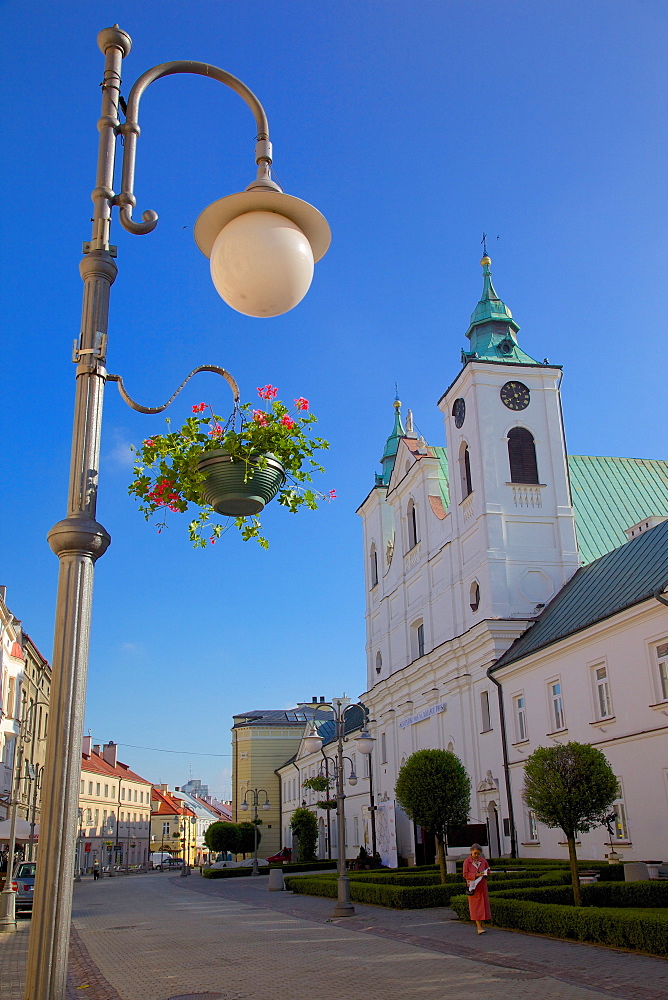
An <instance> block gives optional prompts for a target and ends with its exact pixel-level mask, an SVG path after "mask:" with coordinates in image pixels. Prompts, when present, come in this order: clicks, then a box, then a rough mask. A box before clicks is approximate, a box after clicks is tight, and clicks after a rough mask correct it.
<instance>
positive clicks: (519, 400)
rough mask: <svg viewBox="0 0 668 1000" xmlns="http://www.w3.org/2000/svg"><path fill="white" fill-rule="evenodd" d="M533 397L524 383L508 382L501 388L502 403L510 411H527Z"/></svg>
mask: <svg viewBox="0 0 668 1000" xmlns="http://www.w3.org/2000/svg"><path fill="white" fill-rule="evenodd" d="M530 400H531V395H530V393H529V390H528V389H527V387H526V386H525V385H524V383H523V382H506V384H505V385H504V386H502V387H501V402H502V403H503V405H504V406H507V407H508V409H509V410H526V408H527V406H528V405H529V402H530Z"/></svg>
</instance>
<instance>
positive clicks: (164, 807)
mask: <svg viewBox="0 0 668 1000" xmlns="http://www.w3.org/2000/svg"><path fill="white" fill-rule="evenodd" d="M165 851H166V852H168V853H169V854H171V855H172V856H173V857H175V858H183V859H184V862H185V864H187V865H192V864H197V863H198V857H197V817H196V815H195V812H194V810H193V809H191V808H190V807H189V806H188V805H187V804H186V803H185V802H184V801H183V800H182V799H179V798H177V797H176V796H175V795H173V794H172V793H171V792H170V791H169V786H168V785H155V786H154V787H153V791H152V798H151V853H153V854H155V853H162V852H165Z"/></svg>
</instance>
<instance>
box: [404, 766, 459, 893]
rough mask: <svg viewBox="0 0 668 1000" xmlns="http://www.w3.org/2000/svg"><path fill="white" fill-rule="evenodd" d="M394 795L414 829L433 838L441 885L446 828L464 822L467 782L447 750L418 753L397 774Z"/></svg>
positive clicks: (443, 875)
mask: <svg viewBox="0 0 668 1000" xmlns="http://www.w3.org/2000/svg"><path fill="white" fill-rule="evenodd" d="M395 795H396V797H397V802H398V803H399V805H401V806H403V808H404V810H405V811H406V813H407V815H408V816H409V817H410V819H412V820H413V822H414V823H417V824H418V826H421V827H423V828H424V829H425V830H429V831H431V832H432V833H433V834H434V836H435V837H436V846H437V850H438V865H439V868H440V871H441V882H443V884H445V848H444V844H445V837H446V835H447V831H448V828H449V827H453V826H462V825H463V824H464V823H466V820H467V818H468V813H469V805H470V800H471V782H470V780H469V776H468V774H467V773H466V769H465V767H464V765H463V764H462V762H461V761H460V759H459V757H457V756H456V755H455V754H454V753H451V751H450V750H418V751H417V752H416V753H414V754H411V756H410V757H409V758H408V760H407V761H406V763H405V764H404V765H403V767H402V768H401V769H400V771H399V776H398V778H397V784H396V787H395Z"/></svg>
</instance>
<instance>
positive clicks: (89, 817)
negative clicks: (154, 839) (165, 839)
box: [81, 808, 151, 829]
mask: <svg viewBox="0 0 668 1000" xmlns="http://www.w3.org/2000/svg"><path fill="white" fill-rule="evenodd" d="M81 812H82V815H81V822H82V823H84V824H85V825H86V826H89V827H97V826H99V823H100V812H102V826H103V827H107V826H108V825H109V824H115V823H116V813H115V812H110V813H108V812H107V810H106V809H103V810H100V809H92V808H90V809H88V808H86V809H82V810H81ZM137 815H138V814H137V813H136V812H133V813H130V812H126V811H124V810H121V812H120V813H119V814H118V821H119V823H133V824H135V825H136V827H137V829H141V828H142V827H146V829H148V827H149V826H150V822H151V821H150V819H149V817H148V816H146V815H145V814H144V816H143V817H142V814H141V813H139V819H137Z"/></svg>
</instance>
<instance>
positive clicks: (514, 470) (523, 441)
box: [508, 427, 539, 483]
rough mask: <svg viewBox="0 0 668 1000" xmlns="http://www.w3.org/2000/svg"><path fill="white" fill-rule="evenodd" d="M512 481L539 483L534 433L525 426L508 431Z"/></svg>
mask: <svg viewBox="0 0 668 1000" xmlns="http://www.w3.org/2000/svg"><path fill="white" fill-rule="evenodd" d="M508 458H509V460H510V481H511V483H538V482H539V479H538V464H537V462H536V445H535V444H534V440H533V435H532V434H531V433H530V431H528V430H527V429H526V428H525V427H513V428H512V429H511V430H510V431H509V432H508Z"/></svg>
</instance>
